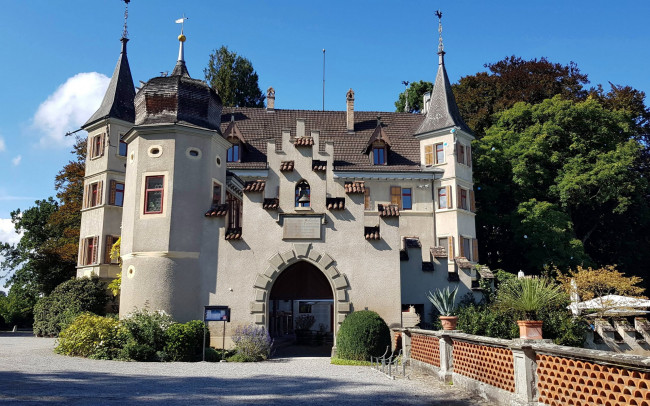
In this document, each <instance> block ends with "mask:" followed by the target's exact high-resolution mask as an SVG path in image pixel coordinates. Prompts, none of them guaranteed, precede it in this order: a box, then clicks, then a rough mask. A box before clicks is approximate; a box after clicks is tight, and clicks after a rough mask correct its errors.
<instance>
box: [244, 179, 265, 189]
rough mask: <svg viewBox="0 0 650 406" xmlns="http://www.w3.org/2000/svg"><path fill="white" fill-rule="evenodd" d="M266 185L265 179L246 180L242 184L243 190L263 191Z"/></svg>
mask: <svg viewBox="0 0 650 406" xmlns="http://www.w3.org/2000/svg"><path fill="white" fill-rule="evenodd" d="M265 186H266V181H265V180H259V179H258V180H253V181H250V182H246V184H245V185H244V192H263V191H264V187H265Z"/></svg>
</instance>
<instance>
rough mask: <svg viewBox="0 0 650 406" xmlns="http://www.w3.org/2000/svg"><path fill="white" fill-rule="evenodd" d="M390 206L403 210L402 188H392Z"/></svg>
mask: <svg viewBox="0 0 650 406" xmlns="http://www.w3.org/2000/svg"><path fill="white" fill-rule="evenodd" d="M390 204H394V205H395V206H397V207H398V208H400V209H401V208H402V188H401V187H399V186H391V187H390Z"/></svg>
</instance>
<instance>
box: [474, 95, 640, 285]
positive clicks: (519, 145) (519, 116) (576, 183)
mask: <svg viewBox="0 0 650 406" xmlns="http://www.w3.org/2000/svg"><path fill="white" fill-rule="evenodd" d="M494 119H495V124H494V125H493V126H491V127H490V128H489V129H488V131H487V132H486V135H485V137H483V138H482V139H481V140H479V141H475V143H474V152H475V154H474V158H475V168H474V173H475V175H476V176H475V182H476V186H477V207H478V211H479V215H478V216H477V233H478V238H479V241H481V243H482V247H481V248H482V254H481V255H482V258H485V259H487V263H488V265H489V266H491V267H493V268H503V269H506V270H509V271H511V272H516V271H517V270H518V269H522V268H526V269H528V270H531V271H534V270H537V271H539V270H541V269H542V268H543V267H544V265H552V264H555V265H558V266H563V267H565V266H575V265H582V264H587V265H588V264H591V263H597V264H603V263H607V262H616V263H619V264H622V265H624V266H625V269H631V268H632V267H636V268H640V267H639V264H644V263H646V264H647V263H648V261H650V257H649V256H648V253H647V250H644V249H643V248H642V247H643V246H648V244H650V239H649V237H648V234H649V233H650V217H649V216H648V215H647V213H648V212H649V207H648V206H649V204H648V199H647V197H646V196H648V194H649V192H650V187H649V185H648V180H647V176H640V175H639V172H638V171H637V170H635V168H636V165H637V162H638V160H639V159H640V157H641V153H642V150H643V148H644V147H643V145H642V144H641V143H640V142H638V141H636V140H635V139H634V135H635V129H636V126H635V123H634V120H633V118H632V116H631V115H630V114H628V112H626V111H623V110H616V111H612V110H608V109H605V108H604V107H603V106H602V105H601V104H600V103H599V102H598V101H596V100H595V99H594V98H589V99H587V100H585V101H583V102H574V101H571V100H563V99H562V97H561V96H556V97H554V98H552V99H547V100H544V101H543V102H541V103H539V104H536V105H531V104H527V103H517V104H515V106H514V107H512V108H511V109H509V110H506V111H504V112H502V113H499V114H497V115H496V116H495V118H494ZM615 231H620V233H621V234H617V233H616V232H615ZM630 232H634V235H635V238H634V239H632V238H617V237H618V236H619V235H620V236H623V235H625V234H630ZM614 236H617V237H616V238H615V237H614ZM644 244H645V245H644ZM632 247H634V248H632ZM644 261H645V262H644Z"/></svg>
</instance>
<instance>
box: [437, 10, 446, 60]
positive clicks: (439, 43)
mask: <svg viewBox="0 0 650 406" xmlns="http://www.w3.org/2000/svg"><path fill="white" fill-rule="evenodd" d="M436 17H438V35H439V36H440V38H439V39H438V52H444V51H445V46H444V45H443V44H442V11H440V10H437V11H436Z"/></svg>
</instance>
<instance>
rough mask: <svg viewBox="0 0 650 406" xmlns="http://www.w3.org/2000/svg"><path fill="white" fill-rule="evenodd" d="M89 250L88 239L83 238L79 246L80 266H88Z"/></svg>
mask: <svg viewBox="0 0 650 406" xmlns="http://www.w3.org/2000/svg"><path fill="white" fill-rule="evenodd" d="M87 249H88V239H87V238H83V239H82V240H81V244H79V265H86V250H87Z"/></svg>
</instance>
